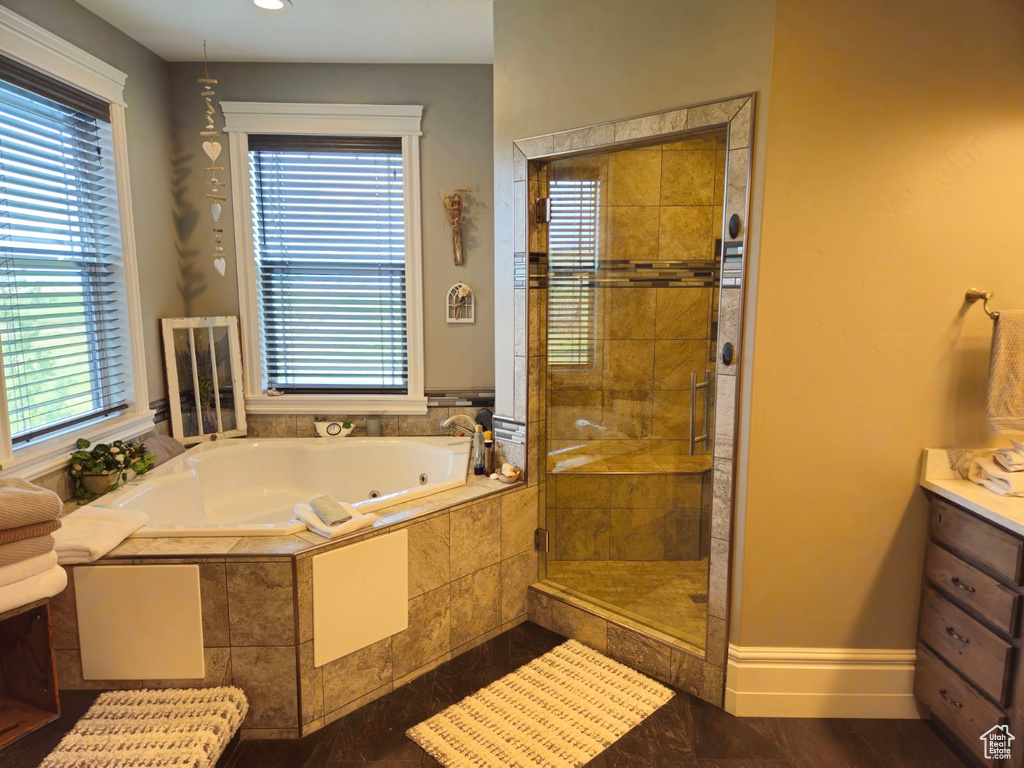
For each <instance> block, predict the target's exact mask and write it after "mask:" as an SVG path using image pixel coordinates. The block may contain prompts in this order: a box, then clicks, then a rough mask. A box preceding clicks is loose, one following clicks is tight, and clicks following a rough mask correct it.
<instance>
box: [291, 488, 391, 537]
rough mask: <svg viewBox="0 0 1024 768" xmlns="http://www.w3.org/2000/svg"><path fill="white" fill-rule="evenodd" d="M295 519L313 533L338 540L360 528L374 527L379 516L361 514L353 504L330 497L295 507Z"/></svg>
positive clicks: (323, 496)
mask: <svg viewBox="0 0 1024 768" xmlns="http://www.w3.org/2000/svg"><path fill="white" fill-rule="evenodd" d="M294 511H295V517H296V519H298V520H300V521H301V522H303V523H305V524H306V527H307V528H308V529H309V530H310V531H312V532H313V533H315V534H317V535H319V536H323V537H324V538H325V539H336V538H338V537H339V536H344V535H345V534H348V533H354V532H355V531H358V530H359V529H360V528H366V527H367V526H370V525H373V524H374V522H375V521H376V520H377V516H376V515H375V514H373V513H372V512H367V513H366V514H363V513H361V512H360V511H359V510H358V509H356V508H355V507H354V506H352V505H351V504H348V503H346V502H344V501H340V502H339V501H335V500H334V499H333V498H331V497H330V496H328V495H326V494H325V495H322V496H317V497H315V498H313V499H311V500H310V502H309V503H308V504H296V505H295V510H294Z"/></svg>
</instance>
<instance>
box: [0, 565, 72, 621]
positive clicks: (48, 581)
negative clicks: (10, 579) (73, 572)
mask: <svg viewBox="0 0 1024 768" xmlns="http://www.w3.org/2000/svg"><path fill="white" fill-rule="evenodd" d="M67 585H68V575H67V573H66V572H65V571H64V569H63V568H61V567H60V566H59V565H55V566H53V567H52V568H49V569H48V570H45V571H43V572H42V573H37V574H36V575H35V576H29V577H28V578H27V579H22V580H21V581H15V582H14V583H12V584H8V585H7V586H4V587H0V613H6V612H7V611H13V610H14V609H15V608H21V606H23V605H28V604H29V603H34V602H36V600H45V599H46V598H48V597H53V596H54V595H57V594H60V593H61V592H63V591H64V587H66V586H67Z"/></svg>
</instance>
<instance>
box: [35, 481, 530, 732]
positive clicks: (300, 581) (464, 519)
mask: <svg viewBox="0 0 1024 768" xmlns="http://www.w3.org/2000/svg"><path fill="white" fill-rule="evenodd" d="M457 490H461V491H462V494H461V495H460V494H455V495H454V496H452V495H451V494H452V492H450V491H449V492H445V493H441V494H436V495H435V496H434V497H425V498H423V499H419V500H416V501H414V502H410V503H409V504H407V505H401V506H402V508H401V509H399V508H397V507H396V508H392V510H393V511H392V512H391V514H390V515H389V516H388V517H386V518H383V519H382V520H383V522H384V524H383V525H382V526H380V527H378V528H374V529H372V530H370V531H363V532H359V533H357V534H354V535H353V536H351V537H346V538H344V539H339V540H336V541H327V540H324V539H321V538H320V537H314V536H311V535H309V534H308V533H306V534H305V535H304V534H296V535H294V536H284V537H269V538H268V537H248V538H245V537H243V538H237V539H236V538H227V539H220V540H217V539H185V538H182V539H145V540H143V539H129V540H128V541H127V542H125V543H124V544H122V545H121V546H120V547H118V550H117V551H115V552H114V553H112V554H111V555H109V556H108V557H106V558H103V559H101V560H100V561H98V562H97V563H95V564H92V565H90V566H71V567H70V568H69V570H73V568H75V567H97V566H98V567H103V566H104V565H126V564H131V565H136V566H146V565H160V564H170V563H195V564H197V565H198V566H199V569H200V591H201V597H202V619H203V644H204V654H205V658H206V672H207V674H206V677H205V678H204V679H202V680H189V681H181V680H118V681H96V680H88V681H87V680H84V679H82V676H81V660H80V655H79V640H78V627H77V615H76V610H77V609H76V603H75V593H74V579H73V574H70V576H71V577H72V578H71V579H69V582H70V584H69V588H68V589H67V590H66V591H65V592H64V593H62V594H61V595H59V596H58V597H57V598H55V599H54V600H53V605H52V611H53V626H54V630H53V631H54V640H55V648H56V655H57V669H58V677H59V682H60V686H61V688H62V689H72V690H73V689H99V688H104V689H105V688H140V687H171V686H180V685H194V686H213V685H225V684H229V683H230V684H234V685H239V686H241V687H242V688H243V690H245V692H246V694H247V695H248V696H249V701H250V712H249V716H248V717H247V719H246V722H245V724H244V727H243V731H242V736H243V738H298V737H299V736H301V735H305V734H308V733H312V732H313V731H316V730H318V729H320V728H323V727H324V726H325V725H326V724H328V723H330V722H332V721H334V720H336V719H338V718H339V717H342V716H343V715H345V714H347V713H349V712H352V711H354V710H355V709H358V708H359V707H361V706H363V705H364V704H367V703H369V702H370V701H373V700H374V699H376V698H379V697H380V696H382V695H384V694H385V693H387V692H389V691H391V690H394V689H395V688H398V687H400V686H402V685H404V684H405V683H407V682H409V681H411V680H413V679H415V678H417V677H419V676H420V675H422V674H424V673H425V672H428V671H429V670H431V669H433V668H435V667H436V666H438V665H439V664H441V663H443V662H445V661H447V660H449V659H451V658H453V657H455V656H458V655H459V654H461V653H464V652H465V651H467V650H469V649H471V648H473V647H475V646H477V645H479V644H481V643H483V642H485V641H487V640H488V639H490V638H492V637H494V636H496V635H497V634H499V633H500V632H502V631H504V630H507V629H509V628H510V627H513V626H516V625H518V624H520V623H522V622H523V621H525V619H526V613H527V607H526V600H527V590H528V588H529V586H530V585H531V584H533V583H534V582H535V581H536V580H537V553H536V552H535V551H534V549H533V530H534V528H535V527H536V525H537V515H538V511H537V503H538V489H537V488H536V487H528V486H526V485H525V484H520V485H517V486H513V487H508V486H504V485H500V484H499V483H497V482H496V481H486V482H485V481H476V483H475V484H473V485H471V486H469V487H467V489H457ZM440 497H443V498H440ZM399 529H405V530H407V531H408V535H409V627H408V629H406V630H405V631H403V632H399V633H397V634H395V635H393V636H391V637H389V638H386V639H384V640H381V641H379V642H377V643H374V644H373V645H370V646H368V647H367V648H363V649H360V650H359V651H356V652H354V653H351V654H349V655H347V656H344V657H342V658H340V659H336V660H334V661H332V662H329V663H328V664H326V665H324V666H322V667H320V668H316V667H314V666H313V653H312V650H313V619H312V604H313V600H312V590H313V585H312V561H311V558H312V556H314V555H315V554H317V553H321V552H325V551H328V550H331V549H334V548H337V547H339V546H348V545H350V544H352V543H354V542H357V541H363V540H365V539H367V538H370V537H373V536H380V535H385V534H387V533H390V532H393V531H395V530H399ZM314 538H315V539H317V540H318V541H311V540H310V539H314ZM143 542H144V544H143ZM140 544H142V546H140Z"/></svg>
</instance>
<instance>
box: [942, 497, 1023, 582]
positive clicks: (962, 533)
mask: <svg viewBox="0 0 1024 768" xmlns="http://www.w3.org/2000/svg"><path fill="white" fill-rule="evenodd" d="M931 528H932V536H933V537H934V538H936V539H938V540H939V541H941V542H944V543H945V544H948V545H949V547H950V548H951V549H955V550H957V551H958V552H963V553H964V554H965V555H967V557H969V558H970V559H972V560H974V561H975V562H978V563H981V564H982V565H985V566H987V567H989V568H991V569H992V570H993V571H994V572H995V573H998V574H1000V575H1001V576H1005V577H1006V578H1007V579H1009V580H1010V581H1012V582H1013V583H1014V584H1021V583H1022V582H1021V575H1022V574H1021V557H1022V554H1024V551H1022V547H1024V542H1022V541H1021V540H1020V539H1018V538H1016V537H1014V536H1013V535H1012V534H1009V533H1007V532H1006V531H1004V530H1002V529H1000V528H997V527H996V526H994V525H992V524H991V523H987V522H985V521H984V520H982V519H980V518H977V517H975V516H974V515H971V514H969V513H967V512H964V511H963V510H961V509H958V508H956V507H954V506H953V505H952V504H948V503H946V502H945V501H943V500H942V499H938V498H933V499H932V520H931Z"/></svg>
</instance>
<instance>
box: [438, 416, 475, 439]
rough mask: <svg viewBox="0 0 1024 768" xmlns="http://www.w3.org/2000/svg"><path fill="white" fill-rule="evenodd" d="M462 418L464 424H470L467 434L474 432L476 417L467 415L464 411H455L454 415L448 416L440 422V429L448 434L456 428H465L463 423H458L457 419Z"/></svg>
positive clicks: (452, 432)
mask: <svg viewBox="0 0 1024 768" xmlns="http://www.w3.org/2000/svg"><path fill="white" fill-rule="evenodd" d="M460 419H461V420H463V421H464V422H465V423H466V424H470V425H471V426H470V428H469V434H471V435H472V434H473V433H474V432H476V419H474V418H473V417H472V416H467V415H466V414H464V413H456V414H455V415H454V416H450V417H448V418H447V419H445V420H444V421H442V422H441V429H442V430H444V431H445V432H447V433H448V434H454V433H455V431H456V429H458V428H460V427H461V428H462V429H463V430H465V426H464V424H461V423H459V420H460Z"/></svg>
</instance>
